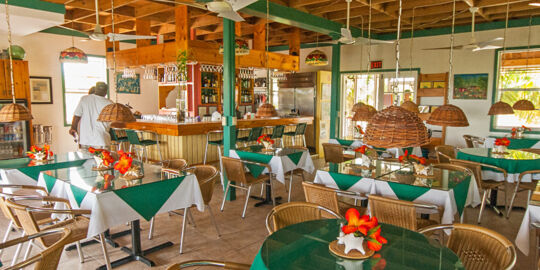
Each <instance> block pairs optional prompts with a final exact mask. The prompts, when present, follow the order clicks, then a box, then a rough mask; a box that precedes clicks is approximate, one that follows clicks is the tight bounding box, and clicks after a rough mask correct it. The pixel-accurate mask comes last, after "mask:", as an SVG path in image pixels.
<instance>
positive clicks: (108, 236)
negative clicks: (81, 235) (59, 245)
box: [65, 230, 131, 251]
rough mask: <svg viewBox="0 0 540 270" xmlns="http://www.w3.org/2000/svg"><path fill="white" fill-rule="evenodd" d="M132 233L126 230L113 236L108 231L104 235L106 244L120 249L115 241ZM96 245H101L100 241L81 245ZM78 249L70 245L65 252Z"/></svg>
mask: <svg viewBox="0 0 540 270" xmlns="http://www.w3.org/2000/svg"><path fill="white" fill-rule="evenodd" d="M130 233H131V230H124V231H121V232H117V233H113V234H111V233H110V231H109V230H106V231H105V232H104V233H103V234H104V235H105V242H107V243H109V245H111V246H112V247H113V248H117V247H120V245H119V244H118V243H116V242H114V240H113V239H114V238H118V237H122V236H124V235H128V234H130ZM94 244H99V241H97V240H95V239H92V240H89V241H86V242H83V243H81V247H85V246H89V245H94ZM76 248H77V246H76V245H70V246H67V247H66V249H65V250H66V251H70V250H74V249H76Z"/></svg>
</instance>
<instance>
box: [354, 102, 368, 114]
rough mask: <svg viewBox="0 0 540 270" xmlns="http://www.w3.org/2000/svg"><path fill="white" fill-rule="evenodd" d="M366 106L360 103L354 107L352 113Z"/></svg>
mask: <svg viewBox="0 0 540 270" xmlns="http://www.w3.org/2000/svg"><path fill="white" fill-rule="evenodd" d="M364 106H367V105H366V104H364V103H362V102H358V103H356V104H354V105H353V106H352V109H351V111H353V112H357V111H358V110H360V109H362V108H363V107H364Z"/></svg>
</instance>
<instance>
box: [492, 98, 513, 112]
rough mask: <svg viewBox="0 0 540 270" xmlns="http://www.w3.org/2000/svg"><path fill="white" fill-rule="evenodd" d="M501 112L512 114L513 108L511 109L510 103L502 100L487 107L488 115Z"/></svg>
mask: <svg viewBox="0 0 540 270" xmlns="http://www.w3.org/2000/svg"><path fill="white" fill-rule="evenodd" d="M502 114H514V109H512V106H510V104H508V103H506V102H503V101H499V102H495V103H493V105H491V107H490V108H489V112H488V115H502Z"/></svg>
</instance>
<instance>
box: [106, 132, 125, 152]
mask: <svg viewBox="0 0 540 270" xmlns="http://www.w3.org/2000/svg"><path fill="white" fill-rule="evenodd" d="M117 130H118V129H116V128H110V129H109V135H111V145H114V146H116V151H120V150H122V144H123V143H127V142H129V141H128V137H127V136H118V134H117V133H116V131H117Z"/></svg>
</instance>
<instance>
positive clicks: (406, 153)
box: [398, 149, 409, 163]
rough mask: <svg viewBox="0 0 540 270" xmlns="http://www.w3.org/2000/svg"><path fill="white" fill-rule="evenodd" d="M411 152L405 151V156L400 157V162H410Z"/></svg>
mask: <svg viewBox="0 0 540 270" xmlns="http://www.w3.org/2000/svg"><path fill="white" fill-rule="evenodd" d="M408 155H409V150H407V149H405V153H403V155H401V156H399V158H398V159H399V162H401V163H403V162H404V161H407V160H408V158H409V157H408Z"/></svg>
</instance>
